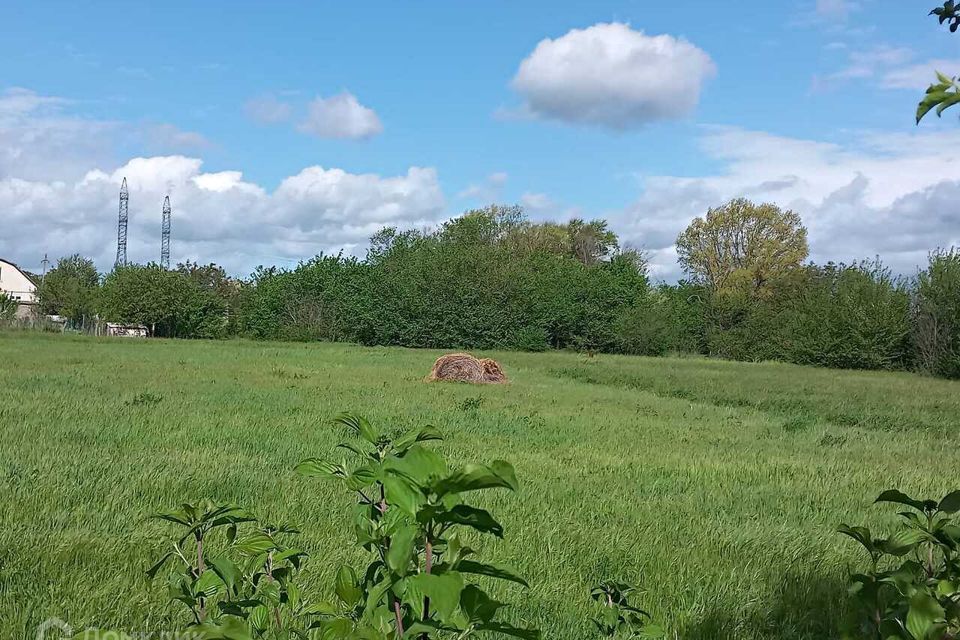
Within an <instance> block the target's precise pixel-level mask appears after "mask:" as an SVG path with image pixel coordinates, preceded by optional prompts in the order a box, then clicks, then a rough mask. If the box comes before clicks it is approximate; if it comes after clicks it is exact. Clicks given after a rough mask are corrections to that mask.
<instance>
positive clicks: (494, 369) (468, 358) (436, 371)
mask: <svg viewBox="0 0 960 640" xmlns="http://www.w3.org/2000/svg"><path fill="white" fill-rule="evenodd" d="M427 380H429V381H431V382H433V381H436V380H449V381H456V382H472V383H474V384H480V383H485V382H488V383H500V382H506V381H507V376H506V375H504V373H503V368H502V367H501V366H500V364H499V363H498V362H496V361H495V360H491V359H489V358H484V359H483V360H478V359H477V358H474V357H473V356H472V355H470V354H469V353H448V354H447V355H445V356H440V357H439V358H437V361H436V362H434V363H433V369H431V370H430V375H429V376H427Z"/></svg>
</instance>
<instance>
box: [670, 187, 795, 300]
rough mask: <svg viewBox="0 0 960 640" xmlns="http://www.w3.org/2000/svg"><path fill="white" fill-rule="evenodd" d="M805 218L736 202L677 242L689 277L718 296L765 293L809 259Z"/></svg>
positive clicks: (711, 213)
mask: <svg viewBox="0 0 960 640" xmlns="http://www.w3.org/2000/svg"><path fill="white" fill-rule="evenodd" d="M807 253H808V250H807V230H806V229H805V228H804V226H803V224H801V221H800V216H799V215H797V214H796V213H795V212H793V211H789V210H787V211H784V210H782V209H780V207H778V206H776V205H774V204H759V205H758V204H754V203H752V202H750V201H749V200H747V199H745V198H737V199H735V200H731V201H730V202H727V203H726V204H724V205H722V206H720V207H716V208H712V209H710V210H708V211H707V215H706V216H705V217H703V218H697V219H695V220H694V221H693V222H692V223H690V226H688V227H687V229H686V230H685V231H684V232H683V233H681V234H680V237H678V238H677V256H678V260H679V261H680V265H681V266H682V267H683V269H684V270H685V271H686V272H687V274H688V275H689V276H690V277H691V278H692V279H693V280H694V281H695V282H698V283H700V284H702V285H704V286H705V287H707V289H708V290H710V291H713V292H718V291H722V290H725V289H738V290H743V289H744V288H747V290H749V291H752V292H760V291H763V290H764V289H765V288H766V287H768V286H769V285H770V283H771V282H773V281H775V280H776V279H778V278H779V277H780V276H783V275H784V274H786V273H787V272H789V271H790V270H793V269H796V268H797V267H799V266H800V265H801V264H802V263H803V261H804V260H805V259H806V258H807Z"/></svg>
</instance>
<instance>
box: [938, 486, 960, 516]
mask: <svg viewBox="0 0 960 640" xmlns="http://www.w3.org/2000/svg"><path fill="white" fill-rule="evenodd" d="M937 508H938V509H939V510H940V511H943V512H945V513H956V512H957V511H960V490H957V491H951V492H950V493H948V494H947V495H945V496H944V497H943V500H941V501H940V504H938V505H937Z"/></svg>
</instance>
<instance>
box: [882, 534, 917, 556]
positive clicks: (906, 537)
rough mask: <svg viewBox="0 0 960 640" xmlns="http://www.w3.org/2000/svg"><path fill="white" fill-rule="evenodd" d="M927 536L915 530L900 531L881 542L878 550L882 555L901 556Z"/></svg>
mask: <svg viewBox="0 0 960 640" xmlns="http://www.w3.org/2000/svg"><path fill="white" fill-rule="evenodd" d="M927 537H928V536H927V535H926V534H925V533H924V532H922V531H918V530H916V529H906V528H903V529H900V530H899V531H897V532H896V533H894V534H893V535H892V536H890V537H889V538H887V539H886V540H883V541H881V543H880V548H881V550H882V551H883V552H884V553H889V554H890V555H893V556H902V555H904V554H906V553H909V552H910V551H912V550H913V549H914V548H916V546H917V544H919V543H920V542H921V541H922V540H925V539H926V538H927Z"/></svg>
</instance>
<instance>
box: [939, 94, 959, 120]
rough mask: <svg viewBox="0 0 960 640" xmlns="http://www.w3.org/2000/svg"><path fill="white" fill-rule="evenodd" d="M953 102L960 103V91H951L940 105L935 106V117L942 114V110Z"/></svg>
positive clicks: (953, 103)
mask: <svg viewBox="0 0 960 640" xmlns="http://www.w3.org/2000/svg"><path fill="white" fill-rule="evenodd" d="M955 104H960V91H954V92H953V93H949V94H947V97H946V98H944V99H943V100H942V101H941V102H940V105H939V106H938V107H937V117H938V118H939V117H940V116H941V115H943V112H944V111H945V110H947V109H949V108H950V107H952V106H953V105H955Z"/></svg>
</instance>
